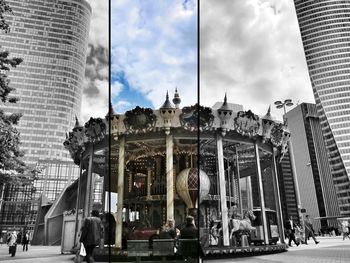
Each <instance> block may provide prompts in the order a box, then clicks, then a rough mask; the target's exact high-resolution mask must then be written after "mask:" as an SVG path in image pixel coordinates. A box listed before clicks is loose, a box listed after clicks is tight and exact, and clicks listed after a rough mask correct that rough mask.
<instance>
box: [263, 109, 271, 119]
mask: <svg viewBox="0 0 350 263" xmlns="http://www.w3.org/2000/svg"><path fill="white" fill-rule="evenodd" d="M263 119H264V120H271V121H272V117H271V105H269V109H268V110H267V113H266V114H265V116H264V117H263Z"/></svg>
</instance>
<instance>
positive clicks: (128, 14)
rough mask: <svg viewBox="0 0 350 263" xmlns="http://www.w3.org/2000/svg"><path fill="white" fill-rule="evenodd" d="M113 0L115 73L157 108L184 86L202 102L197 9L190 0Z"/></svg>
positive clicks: (189, 98)
mask: <svg viewBox="0 0 350 263" xmlns="http://www.w3.org/2000/svg"><path fill="white" fill-rule="evenodd" d="M182 4H183V3H182V1H178V0H177V1H147V2H142V1H119V0H113V1H112V20H111V23H112V24H111V26H112V29H111V30H112V52H111V53H112V74H116V73H120V72H123V73H124V74H125V78H126V79H127V81H128V83H129V84H130V86H131V87H132V88H133V89H136V90H138V91H140V92H141V93H142V94H144V96H145V98H147V99H148V100H150V101H151V102H152V103H153V105H154V107H159V106H160V105H161V104H162V103H163V102H164V98H165V94H166V90H169V91H174V90H175V87H176V86H177V87H178V88H179V91H180V93H182V94H183V95H186V97H185V96H183V104H182V105H192V104H194V103H196V102H197V72H196V70H197V56H196V55H197V12H196V10H197V6H196V3H195V2H193V1H190V4H189V5H187V7H186V8H184V7H183V5H182Z"/></svg>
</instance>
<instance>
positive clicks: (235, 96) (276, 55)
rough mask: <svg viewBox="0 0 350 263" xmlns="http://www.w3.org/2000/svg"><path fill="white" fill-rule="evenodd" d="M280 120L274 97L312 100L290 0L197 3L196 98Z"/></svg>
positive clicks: (230, 0) (204, 101)
mask: <svg viewBox="0 0 350 263" xmlns="http://www.w3.org/2000/svg"><path fill="white" fill-rule="evenodd" d="M225 92H226V93H227V98H228V102H232V103H238V104H242V105H243V107H244V109H245V110H248V109H251V110H252V111H253V112H254V113H255V114H258V115H265V113H266V112H267V109H268V107H269V105H271V114H272V116H273V117H275V118H276V119H279V120H282V110H277V109H276V108H275V106H274V105H273V103H274V102H275V101H276V100H281V101H284V100H285V99H288V98H289V99H292V100H293V102H294V104H297V103H302V102H309V103H314V97H313V93H312V88H311V83H310V80H309V76H308V71H307V66H306V60H305V55H304V51H303V47H302V42H301V37H300V32H299V27H298V22H297V17H296V13H295V8H294V4H293V1H292V0H235V1H232V0H221V1H216V0H206V1H201V2H200V102H201V104H202V105H206V106H212V105H213V104H214V102H215V101H223V97H224V95H225Z"/></svg>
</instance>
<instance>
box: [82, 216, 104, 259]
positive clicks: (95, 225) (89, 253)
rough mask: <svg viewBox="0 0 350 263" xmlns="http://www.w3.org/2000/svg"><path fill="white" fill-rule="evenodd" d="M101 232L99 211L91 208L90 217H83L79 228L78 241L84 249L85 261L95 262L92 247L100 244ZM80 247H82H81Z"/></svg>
mask: <svg viewBox="0 0 350 263" xmlns="http://www.w3.org/2000/svg"><path fill="white" fill-rule="evenodd" d="M101 234H102V221H101V219H100V218H99V212H98V211H97V210H92V212H91V217H87V218H85V220H84V222H83V226H82V228H81V236H80V240H79V241H80V242H81V243H82V244H81V246H84V248H85V250H86V262H88V263H90V262H95V261H94V258H93V254H94V249H95V247H96V246H97V245H99V244H100V240H101ZM81 249H82V248H81Z"/></svg>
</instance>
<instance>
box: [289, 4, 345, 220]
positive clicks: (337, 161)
mask: <svg viewBox="0 0 350 263" xmlns="http://www.w3.org/2000/svg"><path fill="white" fill-rule="evenodd" d="M294 3H295V9H296V14H297V17H298V22H299V27H300V32H301V38H302V42H303V46H304V52H305V56H306V61H307V66H308V70H309V75H310V79H311V82H312V85H313V92H314V96H315V101H316V105H317V111H318V115H319V117H320V121H321V125H322V130H323V135H324V140H325V142H326V147H327V150H328V157H329V158H328V159H329V160H330V163H331V172H332V177H333V182H334V184H335V186H336V191H337V197H338V199H339V200H340V210H341V213H342V214H344V213H350V202H349V200H350V189H349V176H350V86H349V83H350V74H349V73H350V63H349V62H350V21H349V16H350V2H349V1H340V0H338V1H336V0H326V1H316V0H309V1H301V0H295V1H294Z"/></svg>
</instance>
